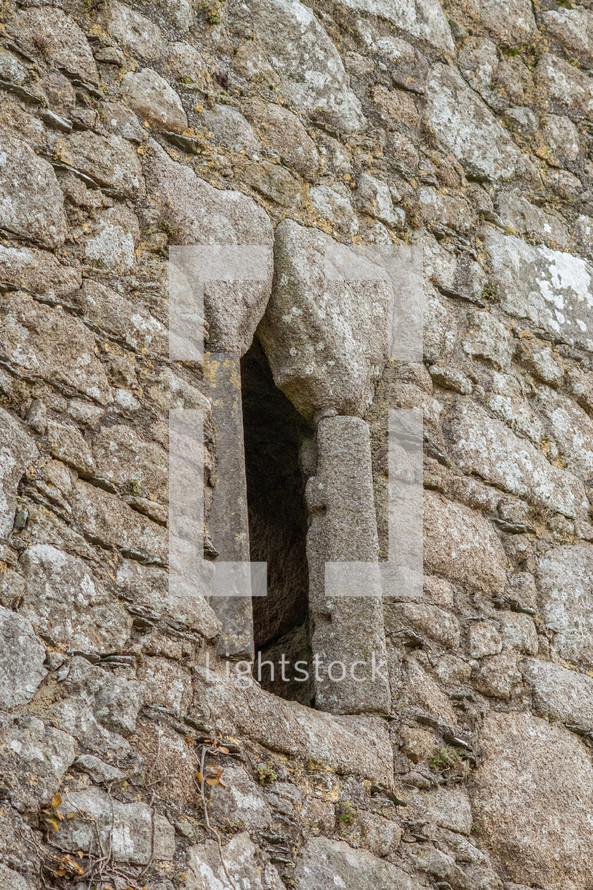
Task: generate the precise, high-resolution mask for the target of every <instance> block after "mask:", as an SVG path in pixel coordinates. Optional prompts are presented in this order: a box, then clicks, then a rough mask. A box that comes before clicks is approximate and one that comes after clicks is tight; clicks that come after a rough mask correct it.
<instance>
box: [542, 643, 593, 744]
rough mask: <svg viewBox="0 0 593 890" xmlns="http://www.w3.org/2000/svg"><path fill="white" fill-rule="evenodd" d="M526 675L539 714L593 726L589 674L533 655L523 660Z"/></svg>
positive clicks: (563, 721) (562, 721) (592, 705)
mask: <svg viewBox="0 0 593 890" xmlns="http://www.w3.org/2000/svg"><path fill="white" fill-rule="evenodd" d="M525 676H526V678H527V680H528V682H529V683H530V684H531V686H532V687H533V693H534V704H535V709H536V711H537V713H538V714H539V715H540V717H551V718H552V719H554V720H558V721H559V722H560V723H569V724H573V725H577V726H583V727H585V728H590V729H593V679H591V677H589V676H587V675H586V674H579V673H577V671H571V670H569V669H568V668H566V667H563V665H561V664H555V663H553V662H550V661H537V660H536V659H535V658H530V659H528V661H526V663H525Z"/></svg>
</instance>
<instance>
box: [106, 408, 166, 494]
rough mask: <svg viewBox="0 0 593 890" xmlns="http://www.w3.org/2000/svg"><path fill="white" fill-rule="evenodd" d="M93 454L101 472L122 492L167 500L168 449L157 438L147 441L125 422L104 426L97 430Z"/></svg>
mask: <svg viewBox="0 0 593 890" xmlns="http://www.w3.org/2000/svg"><path fill="white" fill-rule="evenodd" d="M93 457H94V458H95V462H96V466H97V473H98V475H99V476H100V477H101V478H102V479H107V480H108V481H109V482H112V483H113V484H114V485H117V486H119V487H120V489H121V491H122V493H124V494H136V495H138V494H139V493H140V492H141V494H142V496H143V497H152V498H156V499H157V500H159V501H160V502H161V503H167V501H168V488H169V485H168V476H167V473H168V469H169V467H168V459H167V452H166V451H165V449H164V448H162V447H161V446H160V445H157V443H156V442H147V441H146V439H144V438H142V437H141V436H139V435H138V433H137V432H136V430H135V429H134V428H133V427H131V426H127V424H123V423H121V424H114V425H113V426H109V427H101V428H100V429H99V430H97V431H96V432H95V433H94V434H93ZM138 489H140V492H139V491H138Z"/></svg>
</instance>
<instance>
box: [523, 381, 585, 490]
mask: <svg viewBox="0 0 593 890" xmlns="http://www.w3.org/2000/svg"><path fill="white" fill-rule="evenodd" d="M537 405H538V408H539V409H540V410H541V411H542V413H543V414H544V416H545V417H546V418H547V420H548V423H549V431H550V433H551V434H552V436H553V438H554V441H555V442H556V444H557V446H558V450H559V452H560V456H561V457H562V458H563V460H564V461H565V463H566V466H567V468H568V469H569V470H570V472H571V473H574V475H575V476H578V477H579V478H580V479H583V480H585V481H586V480H587V479H590V478H591V477H592V476H593V421H592V420H591V418H590V417H589V416H588V414H586V412H585V411H583V409H582V408H580V407H579V406H578V405H577V403H576V402H573V401H572V399H567V398H566V396H562V395H560V394H559V393H556V392H554V390H552V389H549V388H548V387H547V386H542V387H540V389H539V392H538V397H537Z"/></svg>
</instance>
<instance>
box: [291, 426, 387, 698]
mask: <svg viewBox="0 0 593 890" xmlns="http://www.w3.org/2000/svg"><path fill="white" fill-rule="evenodd" d="M317 449H318V457H317V471H316V474H315V476H313V477H312V478H311V479H309V482H308V483H307V502H308V506H309V510H310V514H311V525H310V528H309V533H308V536H307V559H308V563H309V579H310V582H309V608H310V615H311V644H312V649H313V656H314V665H313V668H314V670H315V671H316V676H315V678H314V688H315V705H316V707H317V708H319V709H321V710H323V711H331V712H332V713H336V714H360V713H389V711H390V706H391V699H390V690H389V683H388V680H387V676H386V674H387V670H386V647H385V631H384V623H383V603H382V599H381V576H380V571H379V563H378V556H379V544H378V538H377V523H376V516H375V504H374V497H373V476H372V466H371V446H370V434H369V427H368V425H367V424H366V423H365V422H364V421H363V420H360V419H359V418H357V417H344V416H334V417H325V418H323V419H322V420H321V421H320V422H319V424H318V426H317ZM337 562H341V563H345V564H346V565H342V566H333V567H332V566H330V567H329V569H328V571H327V572H326V564H328V563H337ZM348 563H350V564H351V565H348ZM332 578H333V580H332ZM332 663H333V664H334V667H333V669H330V668H329V666H330V665H331V664H332ZM328 669H330V673H331V676H329V675H328Z"/></svg>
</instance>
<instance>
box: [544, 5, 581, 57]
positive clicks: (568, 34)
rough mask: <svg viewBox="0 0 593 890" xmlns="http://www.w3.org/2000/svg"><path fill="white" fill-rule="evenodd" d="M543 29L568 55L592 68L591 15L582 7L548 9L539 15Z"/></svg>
mask: <svg viewBox="0 0 593 890" xmlns="http://www.w3.org/2000/svg"><path fill="white" fill-rule="evenodd" d="M541 20H542V22H543V24H544V25H545V28H546V30H547V32H548V34H550V35H551V36H552V37H553V38H554V39H555V40H557V41H558V42H559V43H561V44H562V45H563V46H564V47H565V48H566V49H567V50H568V51H569V52H570V53H572V54H573V55H575V56H578V57H579V58H580V59H581V61H582V62H584V64H585V65H587V66H588V67H589V68H590V67H591V66H593V15H592V14H591V10H590V9H584V8H582V7H575V8H570V7H569V8H567V9H563V8H562V7H559V8H558V9H548V10H545V11H544V12H542V13H541Z"/></svg>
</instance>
